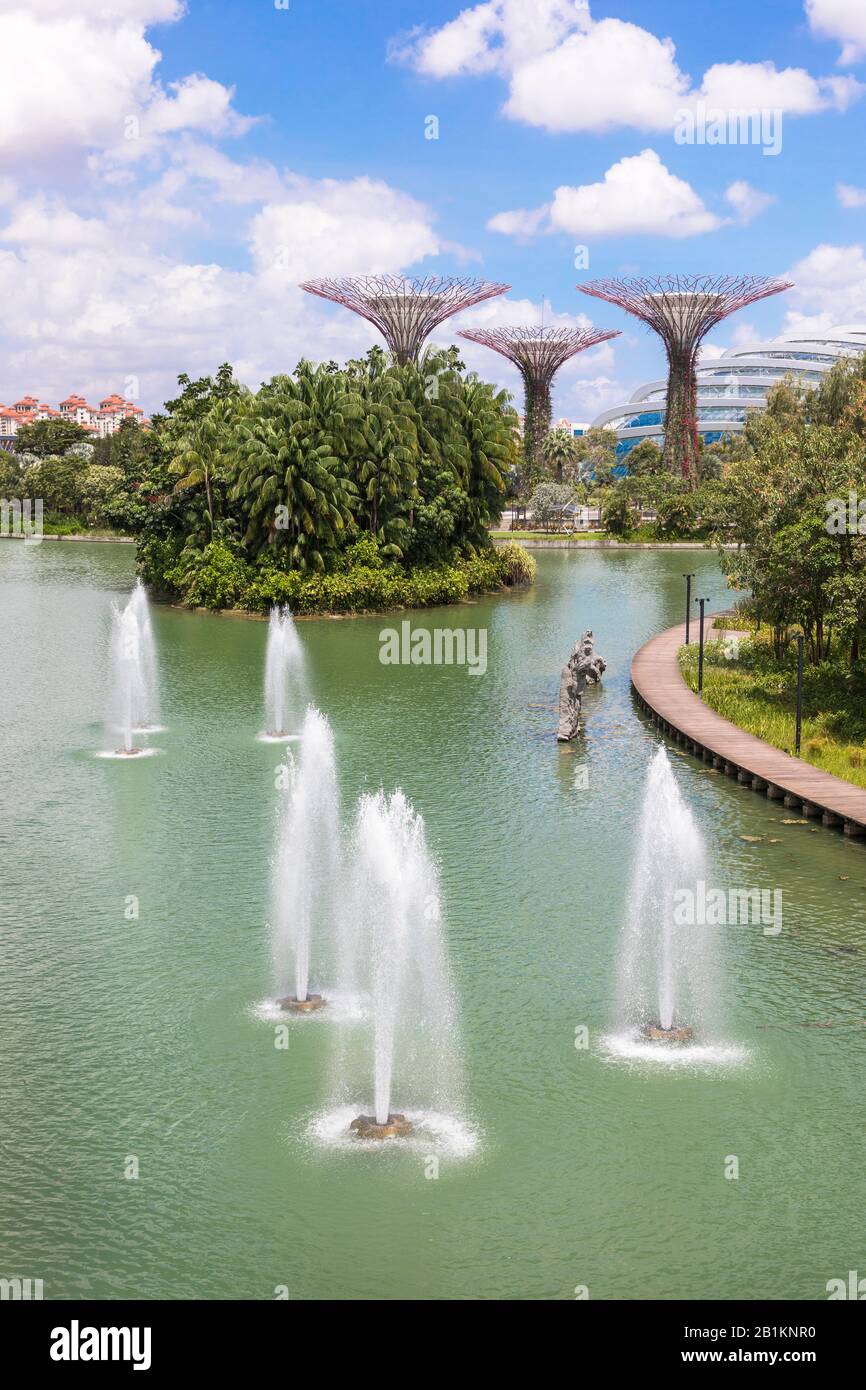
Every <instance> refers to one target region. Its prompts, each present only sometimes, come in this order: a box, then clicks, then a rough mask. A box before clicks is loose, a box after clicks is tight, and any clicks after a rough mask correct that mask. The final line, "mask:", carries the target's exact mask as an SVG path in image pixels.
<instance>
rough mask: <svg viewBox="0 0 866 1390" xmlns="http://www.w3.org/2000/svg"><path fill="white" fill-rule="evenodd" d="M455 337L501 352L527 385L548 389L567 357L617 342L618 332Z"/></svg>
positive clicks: (485, 331)
mask: <svg viewBox="0 0 866 1390" xmlns="http://www.w3.org/2000/svg"><path fill="white" fill-rule="evenodd" d="M458 337H460V338H468V339H469V340H470V341H471V342H473V343H481V344H482V345H483V346H484V347H489V348H492V349H493V351H494V352H500V353H501V354H502V356H503V357H507V358H508V359H509V361H511V362H513V363H514V364H515V366H517V367H519V368H520V371H521V372H522V373H523V376H524V378H525V379H526V380H527V381H532V382H533V383H538V384H539V385H542V384H543V385H546V386H549V385H550V383H551V381H552V380H553V378H554V376H555V374H556V373H557V372H558V371H559V369H560V367H561V366H562V364H563V363H564V362H567V361H568V359H569V357H574V355H575V353H578V352H585V351H586V349H587V348H591V347H595V344H596V343H603V342H605V341H606V339H608V338H618V337H619V329H617V328H533V327H524V328H465V329H461V330H460V332H459V334H458Z"/></svg>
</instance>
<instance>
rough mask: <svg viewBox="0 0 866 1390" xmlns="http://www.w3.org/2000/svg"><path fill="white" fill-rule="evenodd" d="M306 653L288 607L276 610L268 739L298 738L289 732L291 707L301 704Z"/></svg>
mask: <svg viewBox="0 0 866 1390" xmlns="http://www.w3.org/2000/svg"><path fill="white" fill-rule="evenodd" d="M302 675H303V651H302V649H301V644H300V642H299V641H298V634H297V631H296V629H295V624H294V622H293V620H292V615H291V613H290V612H289V609H288V607H284V608H272V609H271V617H270V621H269V623H268V644H267V651H266V654H265V730H266V732H265V734H264V737H265V739H271V740H274V741H276V742H283V741H285V742H288V741H289V740H290V739H295V738H297V734H295V733H292V732H291V731H290V730H289V728H288V723H289V713H290V711H289V706H290V704H294V705H296V706H297V705H298V704H300V700H301V685H302Z"/></svg>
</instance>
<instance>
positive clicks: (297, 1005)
mask: <svg viewBox="0 0 866 1390" xmlns="http://www.w3.org/2000/svg"><path fill="white" fill-rule="evenodd" d="M277 1003H278V1004H279V1006H280V1008H281V1009H282V1010H283V1012H284V1013H289V1014H312V1013H315V1011H316V1009H323V1008H324V1007H325V1003H326V1000H324V999H323V998H322V996H321V994H308V995H307V997H306V999H296V998H295V996H294V995H293V994H287V995H286V997H285V999H278V1000H277Z"/></svg>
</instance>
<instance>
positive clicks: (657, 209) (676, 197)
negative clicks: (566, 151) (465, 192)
mask: <svg viewBox="0 0 866 1390" xmlns="http://www.w3.org/2000/svg"><path fill="white" fill-rule="evenodd" d="M756 196H758V197H760V195H756ZM722 225H723V219H722V218H720V217H718V216H717V215H716V214H715V213H713V212H711V211H710V210H709V209H708V208H707V207H706V206H705V204H704V202H703V200H702V199H701V198H700V196H699V195H698V194H697V193H696V192H695V190H694V189H693V188H692V187H691V185H690V184H689V183H687V182H686V181H685V179H681V178H678V177H677V175H676V174H672V173H671V171H670V169H668V168H667V167H666V165H665V164H663V163H662V161H661V159H660V158H659V156H658V154H656V152H655V150H649V149H647V150H643V151H642V152H641V153H640V154H637V155H628V156H626V157H625V158H624V159H620V160H618V161H617V163H616V164H613V165H611V167H610V168H609V169H608V170H607V172H606V173H605V175H604V178H603V179H602V180H601V181H600V182H599V183H588V184H582V185H580V186H579V187H571V186H569V185H567V184H563V185H561V186H560V187H559V188H557V189H556V191H555V193H554V195H553V199H552V201H551V202H550V203H549V204H546V205H545V206H544V207H542V208H539V209H537V210H536V211H535V212H527V211H525V210H521V211H517V212H513V213H510V212H502V213H497V214H496V216H495V217H493V218H491V220H490V222H489V223H488V226H489V228H490V230H491V231H499V232H512V233H514V232H517V233H519V234H527V233H528V232H529V231H530V229H532V230H543V231H547V232H568V233H569V234H570V235H572V236H580V237H601V236H634V235H639V234H645V235H650V236H665V237H677V238H680V237H690V236H699V235H700V234H702V233H704V232H711V231H714V230H715V229H716V228H717V227H720V226H722Z"/></svg>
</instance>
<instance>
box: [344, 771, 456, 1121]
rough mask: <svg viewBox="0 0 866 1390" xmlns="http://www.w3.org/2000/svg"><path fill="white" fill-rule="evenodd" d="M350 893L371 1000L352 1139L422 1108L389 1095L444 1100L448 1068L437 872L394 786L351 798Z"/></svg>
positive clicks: (452, 1084)
mask: <svg viewBox="0 0 866 1390" xmlns="http://www.w3.org/2000/svg"><path fill="white" fill-rule="evenodd" d="M351 897H352V902H353V904H354V905H355V911H356V912H357V924H358V930H357V947H358V957H359V960H360V962H361V963H362V964H363V967H364V969H365V971H366V973H367V995H368V997H369V999H370V1003H371V1018H372V1030H371V1037H370V1039H369V1041H370V1046H371V1050H372V1057H371V1058H370V1060H371V1061H372V1071H373V1102H374V1104H373V1113H372V1114H360V1115H356V1117H355V1118H354V1119H353V1120H351V1122H350V1124H349V1130H350V1132H351V1133H352V1134H353V1135H354V1136H355V1137H357V1138H359V1139H377V1140H382V1139H403V1138H407V1137H409V1136H410V1135H412V1134H413V1133H414V1132H415V1130H416V1128H417V1127H418V1126H419V1125H420V1126H421V1127H422V1128H423V1126H424V1123H425V1120H424V1115H425V1113H429V1112H423V1111H422V1112H420V1114H419V1117H418V1118H416V1115H415V1113H414V1112H411V1111H410V1112H409V1114H406V1113H404V1112H402V1111H398V1110H395V1109H392V1097H393V1094H394V1093H395V1092H399V1093H400V1095H401V1096H402V1097H405V1101H404V1103H405V1102H406V1101H408V1100H410V1099H413V1098H415V1099H417V1100H419V1101H421V1102H422V1103H423V1104H429V1102H430V1101H431V1100H432V1101H434V1102H435V1103H436V1105H437V1107H439V1106H442V1108H445V1107H446V1106H449V1107H453V1102H454V1098H455V1091H456V1089H457V1070H458V1068H457V1062H456V1057H455V1056H454V1055H453V1052H452V1049H453V1047H454V1040H455V1036H456V1020H455V1017H454V1008H453V992H452V987H451V982H450V974H449V970H448V961H447V955H446V949H445V940H444V932H443V928H442V923H441V912H440V906H439V883H438V874H437V871H436V866H435V863H434V861H433V859H432V856H431V854H430V852H429V850H428V848H427V843H426V836H425V833H424V822H423V820H422V819H421V817H420V816H419V815H417V814H416V812H415V811H414V810H413V808H412V806H411V805H410V804H409V802H408V801H407V799H406V797H405V796H404V795H403V793H402V792H400V791H396V792H394V793H393V794H392V795H391V796H386V795H385V794H384V792H379V793H378V794H376V795H369V794H368V795H365V796H362V797H361V799H360V802H359V805H358V815H357V821H356V827H355V875H354V883H353V886H352V895H351ZM413 1093H414V1095H413ZM443 1102H444V1105H443Z"/></svg>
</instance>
